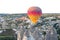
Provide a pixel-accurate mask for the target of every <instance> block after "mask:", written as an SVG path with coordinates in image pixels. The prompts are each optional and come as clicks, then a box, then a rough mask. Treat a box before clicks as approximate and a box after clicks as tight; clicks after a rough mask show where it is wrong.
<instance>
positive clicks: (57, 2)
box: [0, 0, 60, 14]
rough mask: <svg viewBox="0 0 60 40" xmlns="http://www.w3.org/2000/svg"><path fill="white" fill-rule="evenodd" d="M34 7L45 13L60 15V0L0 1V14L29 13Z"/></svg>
mask: <svg viewBox="0 0 60 40" xmlns="http://www.w3.org/2000/svg"><path fill="white" fill-rule="evenodd" d="M32 6H38V7H40V8H41V9H42V12H43V13H60V0H0V13H9V14H12V13H13V14H14V13H27V10H28V8H29V7H32Z"/></svg>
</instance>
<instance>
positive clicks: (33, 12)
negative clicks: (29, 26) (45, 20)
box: [27, 7, 42, 24]
mask: <svg viewBox="0 0 60 40" xmlns="http://www.w3.org/2000/svg"><path fill="white" fill-rule="evenodd" d="M27 14H28V17H29V18H30V20H31V21H32V23H34V24H35V23H37V21H38V19H39V18H40V17H41V15H42V10H41V9H40V8H39V7H30V8H29V9H28V13H27Z"/></svg>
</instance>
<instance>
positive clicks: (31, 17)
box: [29, 15, 40, 24]
mask: <svg viewBox="0 0 60 40" xmlns="http://www.w3.org/2000/svg"><path fill="white" fill-rule="evenodd" d="M29 18H30V20H31V21H32V23H34V24H35V23H37V19H39V18H40V16H33V15H30V16H29Z"/></svg>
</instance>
